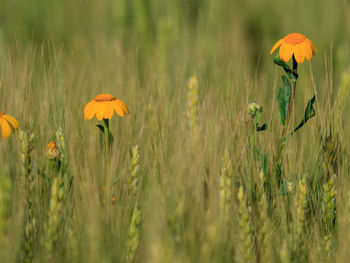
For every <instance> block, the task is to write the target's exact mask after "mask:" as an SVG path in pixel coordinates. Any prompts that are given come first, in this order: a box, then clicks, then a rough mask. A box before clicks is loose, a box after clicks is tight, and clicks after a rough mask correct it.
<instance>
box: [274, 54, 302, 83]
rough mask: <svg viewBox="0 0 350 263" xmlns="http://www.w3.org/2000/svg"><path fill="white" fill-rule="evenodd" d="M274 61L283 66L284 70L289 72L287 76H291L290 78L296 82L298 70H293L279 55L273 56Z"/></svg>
mask: <svg viewBox="0 0 350 263" xmlns="http://www.w3.org/2000/svg"><path fill="white" fill-rule="evenodd" d="M273 62H274V63H275V64H276V65H278V66H280V67H282V68H283V69H284V71H285V72H286V73H287V76H288V77H289V79H291V80H292V81H293V83H294V84H295V83H296V81H297V79H298V73H296V72H293V71H292V70H291V69H290V67H289V66H288V64H286V63H285V62H284V61H283V60H282V59H281V58H280V56H279V55H276V56H275V57H274V58H273Z"/></svg>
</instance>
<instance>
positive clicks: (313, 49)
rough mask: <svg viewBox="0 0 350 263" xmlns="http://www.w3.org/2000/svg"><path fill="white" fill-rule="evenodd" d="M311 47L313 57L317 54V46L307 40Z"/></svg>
mask: <svg viewBox="0 0 350 263" xmlns="http://www.w3.org/2000/svg"><path fill="white" fill-rule="evenodd" d="M305 41H306V42H307V43H308V44H309V46H310V47H311V50H312V55H315V54H316V53H317V48H316V46H315V44H314V43H313V42H312V41H311V40H310V39H306V40H305Z"/></svg>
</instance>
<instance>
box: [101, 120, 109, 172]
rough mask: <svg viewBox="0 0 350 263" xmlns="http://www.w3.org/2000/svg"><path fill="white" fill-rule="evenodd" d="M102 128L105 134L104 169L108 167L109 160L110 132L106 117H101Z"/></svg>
mask: <svg viewBox="0 0 350 263" xmlns="http://www.w3.org/2000/svg"><path fill="white" fill-rule="evenodd" d="M103 128H104V134H105V154H106V155H105V165H106V169H108V168H109V165H110V161H111V132H110V130H109V120H108V119H103Z"/></svg>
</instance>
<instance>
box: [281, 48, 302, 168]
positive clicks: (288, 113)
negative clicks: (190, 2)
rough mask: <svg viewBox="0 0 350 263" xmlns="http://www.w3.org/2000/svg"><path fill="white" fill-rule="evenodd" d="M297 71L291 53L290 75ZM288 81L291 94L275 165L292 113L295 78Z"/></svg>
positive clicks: (296, 65) (296, 64)
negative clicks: (291, 68)
mask: <svg viewBox="0 0 350 263" xmlns="http://www.w3.org/2000/svg"><path fill="white" fill-rule="evenodd" d="M297 73H298V63H297V62H296V60H295V58H294V55H293V72H292V75H294V74H295V75H296V74H297ZM290 81H291V85H292V94H291V96H290V99H289V104H288V110H287V115H286V120H285V125H284V126H283V130H282V134H281V140H280V143H279V146H278V151H277V156H276V159H275V165H277V164H278V162H279V160H280V158H281V155H282V150H283V147H284V140H285V138H286V132H287V128H288V124H289V121H290V116H291V114H292V108H293V102H294V96H295V88H296V85H297V82H296V78H292V79H291V80H290Z"/></svg>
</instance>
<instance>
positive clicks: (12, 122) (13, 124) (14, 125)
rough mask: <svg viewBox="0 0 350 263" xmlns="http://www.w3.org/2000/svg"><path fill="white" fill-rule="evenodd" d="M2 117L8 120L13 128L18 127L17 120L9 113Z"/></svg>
mask: <svg viewBox="0 0 350 263" xmlns="http://www.w3.org/2000/svg"><path fill="white" fill-rule="evenodd" d="M3 118H4V119H5V120H7V121H8V122H9V124H10V125H11V126H12V128H13V129H18V127H19V125H18V121H17V120H16V119H15V118H13V117H12V116H10V115H7V114H4V115H3Z"/></svg>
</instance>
